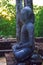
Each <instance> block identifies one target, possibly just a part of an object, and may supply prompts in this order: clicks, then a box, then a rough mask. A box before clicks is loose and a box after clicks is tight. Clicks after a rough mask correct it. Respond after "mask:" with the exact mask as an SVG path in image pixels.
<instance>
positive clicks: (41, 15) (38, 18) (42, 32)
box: [34, 6, 43, 37]
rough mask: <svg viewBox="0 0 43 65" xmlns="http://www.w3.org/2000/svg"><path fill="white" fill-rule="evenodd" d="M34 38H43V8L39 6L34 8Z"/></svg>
mask: <svg viewBox="0 0 43 65" xmlns="http://www.w3.org/2000/svg"><path fill="white" fill-rule="evenodd" d="M34 11H35V10H34ZM35 37H43V7H41V6H39V7H36V12H35Z"/></svg>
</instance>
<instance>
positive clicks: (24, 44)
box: [12, 6, 34, 65]
mask: <svg viewBox="0 0 43 65" xmlns="http://www.w3.org/2000/svg"><path fill="white" fill-rule="evenodd" d="M32 15H33V12H32V10H31V8H30V7H29V6H26V7H24V8H23V9H22V10H21V12H20V20H21V23H22V24H23V26H22V28H21V39H20V42H19V43H17V44H16V45H14V46H13V47H12V49H13V53H14V55H15V58H16V60H17V62H18V65H25V64H22V63H23V62H24V61H25V60H27V59H29V58H30V57H31V55H32V54H33V51H34V24H33V23H32V20H31V18H32ZM20 62H22V63H21V64H19V63H20Z"/></svg>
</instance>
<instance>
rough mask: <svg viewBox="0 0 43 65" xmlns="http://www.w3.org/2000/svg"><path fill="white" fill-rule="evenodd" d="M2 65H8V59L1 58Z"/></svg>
mask: <svg viewBox="0 0 43 65" xmlns="http://www.w3.org/2000/svg"><path fill="white" fill-rule="evenodd" d="M0 65H6V59H5V58H4V57H1V58H0Z"/></svg>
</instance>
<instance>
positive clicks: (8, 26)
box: [0, 0, 16, 37]
mask: <svg viewBox="0 0 43 65" xmlns="http://www.w3.org/2000/svg"><path fill="white" fill-rule="evenodd" d="M0 3H1V4H0V36H1V35H2V36H4V37H9V36H12V37H16V9H15V6H13V5H11V4H10V3H8V1H6V0H1V2H0Z"/></svg>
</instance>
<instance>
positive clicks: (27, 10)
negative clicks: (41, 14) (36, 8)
mask: <svg viewBox="0 0 43 65" xmlns="http://www.w3.org/2000/svg"><path fill="white" fill-rule="evenodd" d="M31 13H32V10H31V8H30V7H28V6H26V7H24V8H23V9H22V10H21V15H20V19H21V21H23V22H26V21H27V20H28V21H29V19H30V15H31Z"/></svg>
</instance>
